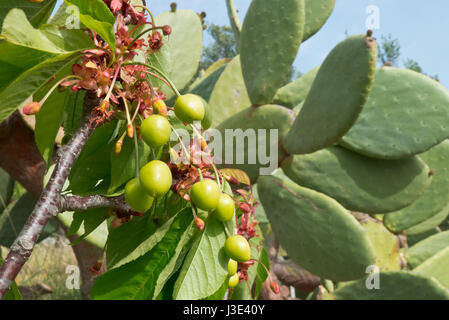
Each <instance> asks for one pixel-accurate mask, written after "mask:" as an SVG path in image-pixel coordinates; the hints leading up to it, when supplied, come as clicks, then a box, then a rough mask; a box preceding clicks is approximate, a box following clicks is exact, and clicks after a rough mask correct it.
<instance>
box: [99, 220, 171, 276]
mask: <svg viewBox="0 0 449 320" xmlns="http://www.w3.org/2000/svg"><path fill="white" fill-rule="evenodd" d="M173 221H174V219H173V218H172V219H170V220H169V221H167V222H166V223H164V224H163V225H162V226H159V225H158V224H156V223H154V221H153V219H152V217H151V216H150V215H145V216H143V217H134V218H133V219H132V220H131V221H130V222H128V223H125V224H123V225H122V226H120V227H119V228H117V229H112V230H111V232H110V236H109V238H108V247H107V251H106V255H107V257H108V260H107V264H108V269H112V268H118V267H120V266H122V265H124V264H126V263H128V262H131V261H133V260H136V259H138V258H140V257H141V256H143V255H145V254H146V253H147V252H148V251H150V250H151V249H153V247H154V246H155V245H156V244H157V243H158V242H159V241H161V239H162V238H163V237H164V236H165V234H166V233H167V232H168V231H169V229H170V227H171V223H173Z"/></svg>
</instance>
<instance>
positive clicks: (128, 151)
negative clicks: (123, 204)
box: [109, 138, 150, 192]
mask: <svg viewBox="0 0 449 320" xmlns="http://www.w3.org/2000/svg"><path fill="white" fill-rule="evenodd" d="M138 148H139V150H138V154H139V168H141V167H142V166H144V165H145V164H146V163H147V162H148V157H149V155H150V147H148V145H147V144H146V143H144V141H143V140H139V141H138ZM111 151H112V152H111V156H110V157H111V185H110V186H109V192H114V191H116V190H117V188H119V187H120V186H122V185H123V184H124V183H125V182H128V181H129V180H131V179H132V178H134V177H135V176H136V148H135V146H134V141H133V139H128V138H125V141H124V142H123V146H122V151H121V152H120V154H118V155H116V154H115V152H114V150H111Z"/></svg>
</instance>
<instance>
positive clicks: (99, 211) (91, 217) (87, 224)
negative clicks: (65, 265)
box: [69, 208, 108, 245]
mask: <svg viewBox="0 0 449 320" xmlns="http://www.w3.org/2000/svg"><path fill="white" fill-rule="evenodd" d="M107 218H108V209H107V208H95V209H88V210H86V211H81V212H75V213H74V214H73V221H72V225H73V226H74V227H72V225H70V229H69V234H70V235H72V234H75V233H76V232H77V231H79V233H80V235H79V237H78V238H77V239H76V240H75V241H73V242H72V245H76V244H78V243H80V242H81V241H83V240H84V239H85V238H86V237H87V236H88V235H90V234H91V233H92V232H93V231H95V230H96V229H97V228H98V227H99V226H100V225H101V224H102V223H103V222H104V221H105V220H106V219H107ZM81 228H82V229H81ZM80 229H81V230H82V231H80Z"/></svg>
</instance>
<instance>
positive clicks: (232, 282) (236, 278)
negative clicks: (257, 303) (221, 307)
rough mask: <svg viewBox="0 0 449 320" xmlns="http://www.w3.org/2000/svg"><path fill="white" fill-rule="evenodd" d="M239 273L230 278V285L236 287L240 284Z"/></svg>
mask: <svg viewBox="0 0 449 320" xmlns="http://www.w3.org/2000/svg"><path fill="white" fill-rule="evenodd" d="M239 281H240V279H239V275H238V274H237V273H236V274H234V275H233V276H232V277H230V278H229V281H228V287H229V288H235V287H236V286H237V285H238V284H239Z"/></svg>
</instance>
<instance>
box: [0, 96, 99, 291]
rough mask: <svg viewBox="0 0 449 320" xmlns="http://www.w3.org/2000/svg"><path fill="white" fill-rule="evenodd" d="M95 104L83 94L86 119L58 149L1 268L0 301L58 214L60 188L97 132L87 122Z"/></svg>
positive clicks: (94, 126) (92, 123)
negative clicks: (46, 228)
mask: <svg viewBox="0 0 449 320" xmlns="http://www.w3.org/2000/svg"><path fill="white" fill-rule="evenodd" d="M98 102H99V101H98V100H97V99H96V97H95V96H94V95H92V93H88V94H86V99H85V110H86V112H85V114H86V116H85V119H84V121H83V123H82V125H81V126H80V128H79V129H78V131H77V132H76V133H75V134H74V136H73V138H72V139H71V140H70V142H69V143H67V144H66V145H64V146H63V147H61V148H60V149H59V152H58V156H57V163H56V166H55V169H54V171H53V174H52V176H51V178H50V181H49V182H48V183H47V186H46V187H45V189H44V191H43V193H42V195H41V197H40V199H39V200H38V202H37V204H36V206H35V208H34V210H33V212H32V213H31V215H30V217H29V218H28V220H27V222H26V224H25V226H24V227H23V229H22V231H21V232H20V234H19V236H18V237H17V239H16V240H15V241H14V243H13V244H12V246H11V250H10V252H9V253H8V256H7V257H6V259H5V261H4V262H3V264H2V266H1V267H0V298H3V296H4V295H5V294H6V292H7V290H8V288H9V286H10V285H11V283H12V282H13V281H14V279H15V278H16V276H17V274H18V273H19V272H20V270H21V269H22V267H23V265H24V264H25V262H26V261H27V260H28V258H29V257H30V255H31V252H32V251H33V248H34V246H35V244H36V241H37V239H38V238H39V235H40V233H41V232H42V230H43V228H44V226H45V225H46V224H47V222H48V221H49V220H50V219H51V218H52V217H54V216H56V215H57V214H58V213H59V212H61V200H60V198H61V195H60V194H61V191H62V188H63V186H64V183H65V181H66V179H67V177H68V175H69V173H70V170H71V169H72V167H73V165H74V163H75V161H76V159H77V158H78V156H79V155H80V153H81V151H82V149H83V147H84V145H85V144H86V143H87V140H88V139H89V137H90V135H91V134H92V133H93V132H94V130H95V128H96V122H92V121H90V119H89V115H90V111H91V110H92V109H93V108H94V107H95V106H97V105H98Z"/></svg>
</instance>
